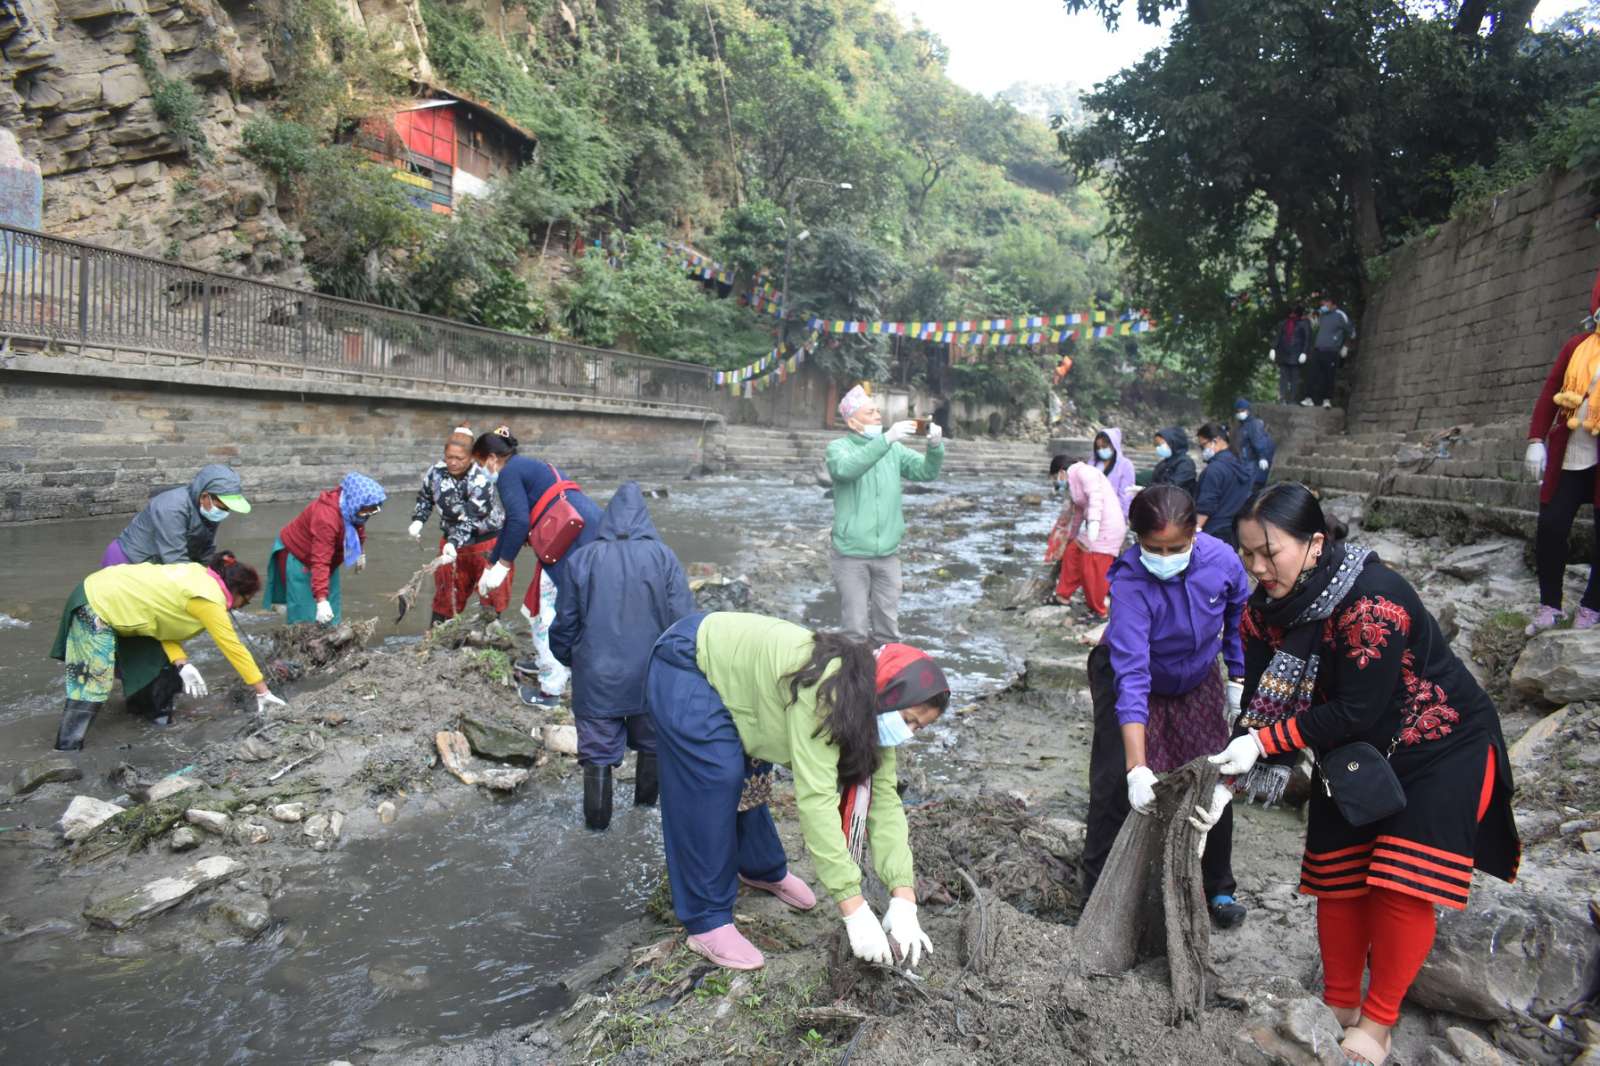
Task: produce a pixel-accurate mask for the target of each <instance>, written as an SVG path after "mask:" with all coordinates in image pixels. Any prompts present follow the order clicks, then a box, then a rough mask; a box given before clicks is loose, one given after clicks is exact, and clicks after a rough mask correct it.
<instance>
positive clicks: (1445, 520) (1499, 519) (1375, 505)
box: [1361, 496, 1595, 566]
mask: <svg viewBox="0 0 1600 1066" xmlns="http://www.w3.org/2000/svg"><path fill="white" fill-rule="evenodd" d="M1538 524H1539V515H1538V512H1536V511H1524V510H1520V509H1517V508H1512V507H1483V506H1473V505H1467V504H1459V503H1450V502H1445V501H1440V500H1419V499H1413V498H1409V497H1402V496H1378V497H1375V498H1372V499H1369V500H1368V501H1367V503H1366V509H1365V511H1364V512H1363V515H1362V519H1361V525H1362V528H1364V529H1369V530H1373V531H1375V532H1376V531H1380V530H1384V529H1399V530H1403V531H1404V532H1407V533H1411V534H1413V535H1415V536H1422V537H1438V538H1439V539H1440V540H1441V541H1443V542H1444V543H1446V544H1471V543H1473V542H1474V541H1478V540H1482V539H1484V538H1485V537H1488V536H1496V535H1499V536H1510V537H1521V538H1522V539H1523V540H1525V541H1526V542H1527V546H1526V554H1527V555H1528V558H1529V563H1530V566H1531V563H1532V554H1533V534H1534V530H1535V529H1536V528H1537V527H1538ZM1594 537H1595V528H1594V523H1593V522H1592V521H1589V520H1586V519H1579V520H1578V521H1577V522H1575V523H1574V524H1573V527H1572V536H1571V537H1570V538H1569V540H1568V542H1567V562H1568V563H1576V564H1584V563H1587V562H1588V561H1589V560H1590V558H1591V551H1592V546H1593V544H1594Z"/></svg>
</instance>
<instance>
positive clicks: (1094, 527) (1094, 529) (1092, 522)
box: [1083, 518, 1100, 541]
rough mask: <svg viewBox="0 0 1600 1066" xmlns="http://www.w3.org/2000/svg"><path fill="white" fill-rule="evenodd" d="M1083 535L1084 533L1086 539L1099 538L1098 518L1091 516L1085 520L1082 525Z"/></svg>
mask: <svg viewBox="0 0 1600 1066" xmlns="http://www.w3.org/2000/svg"><path fill="white" fill-rule="evenodd" d="M1083 535H1084V538H1085V539H1086V540H1090V541H1095V540H1099V539H1100V521H1099V519H1096V518H1091V519H1089V521H1087V522H1085V523H1084V526H1083Z"/></svg>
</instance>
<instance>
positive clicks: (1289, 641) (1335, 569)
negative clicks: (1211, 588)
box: [1237, 543, 1373, 803]
mask: <svg viewBox="0 0 1600 1066" xmlns="http://www.w3.org/2000/svg"><path fill="white" fill-rule="evenodd" d="M1372 558H1373V554H1372V549H1370V548H1363V547H1361V546H1360V545H1356V544H1348V545H1347V544H1343V543H1337V544H1330V545H1329V546H1328V547H1326V548H1324V549H1323V552H1322V557H1321V558H1320V559H1318V560H1317V565H1316V566H1314V567H1312V568H1311V569H1310V570H1307V571H1305V572H1304V573H1303V574H1301V575H1300V580H1299V581H1298V582H1296V584H1295V587H1294V590H1293V591H1292V592H1290V593H1289V595H1287V596H1284V597H1283V598H1282V599H1276V600H1275V599H1273V598H1271V597H1270V596H1268V595H1267V594H1266V592H1265V590H1263V589H1262V588H1261V587H1260V586H1259V585H1258V586H1257V587H1256V590H1255V592H1253V593H1251V594H1250V610H1252V611H1253V612H1255V615H1256V617H1258V618H1260V619H1261V621H1262V622H1263V623H1264V624H1265V625H1267V626H1270V627H1273V628H1276V629H1281V630H1282V631H1283V643H1282V644H1280V645H1279V646H1278V650H1277V651H1276V652H1274V653H1273V655H1272V661H1271V662H1269V663H1268V664H1267V668H1266V670H1265V671H1263V672H1262V674H1261V677H1260V679H1259V680H1257V682H1256V685H1255V688H1254V690H1252V691H1250V692H1248V693H1246V694H1245V704H1244V713H1242V714H1241V715H1240V716H1239V721H1238V726H1239V727H1242V728H1245V729H1264V728H1266V727H1267V726H1270V725H1273V724H1274V723H1277V722H1281V721H1284V720H1285V719H1288V718H1293V717H1294V716H1295V715H1297V714H1300V713H1301V712H1302V711H1306V710H1309V709H1310V707H1311V705H1312V701H1313V699H1314V692H1315V690H1316V685H1317V671H1318V669H1319V667H1320V665H1321V658H1322V634H1323V629H1324V623H1326V622H1327V620H1328V619H1329V618H1331V617H1332V616H1333V611H1334V608H1336V607H1338V606H1339V604H1340V603H1341V602H1342V601H1343V600H1344V598H1345V597H1346V596H1347V595H1349V593H1350V589H1351V586H1353V585H1354V584H1355V582H1356V578H1357V577H1359V576H1360V575H1361V571H1362V570H1363V569H1364V568H1365V567H1366V565H1367V562H1368V561H1369V560H1370V559H1372ZM1294 760H1295V756H1294V755H1292V754H1291V755H1286V756H1276V757H1273V758H1271V759H1263V760H1262V761H1260V762H1258V763H1257V764H1256V765H1255V768H1254V769H1252V770H1251V771H1250V773H1249V775H1248V776H1246V777H1245V779H1244V780H1243V781H1242V782H1240V783H1239V784H1238V786H1237V787H1238V788H1239V789H1240V790H1241V791H1243V792H1245V793H1247V794H1248V795H1249V796H1250V798H1251V799H1259V800H1261V801H1262V802H1264V803H1276V802H1277V801H1278V800H1280V799H1282V798H1283V790H1284V788H1285V787H1286V786H1287V785H1288V783H1289V772H1290V769H1291V768H1292V767H1293V765H1294Z"/></svg>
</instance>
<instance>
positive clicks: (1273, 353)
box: [1267, 348, 1278, 363]
mask: <svg viewBox="0 0 1600 1066" xmlns="http://www.w3.org/2000/svg"><path fill="white" fill-rule="evenodd" d="M1277 361H1278V349H1276V348H1269V349H1268V350H1267V362H1269V363H1276V362H1277Z"/></svg>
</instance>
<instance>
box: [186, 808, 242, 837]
mask: <svg viewBox="0 0 1600 1066" xmlns="http://www.w3.org/2000/svg"><path fill="white" fill-rule="evenodd" d="M183 820H184V821H186V822H188V823H189V824H190V825H197V826H199V827H200V828H201V829H204V830H205V831H206V832H208V833H216V834H217V835H218V836H221V835H222V834H223V833H226V832H227V831H228V823H229V822H230V821H231V819H230V818H229V817H228V816H227V815H226V814H223V813H222V812H221V811H208V810H203V809H201V808H199V807H190V808H189V809H188V810H186V811H184V812H183Z"/></svg>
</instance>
